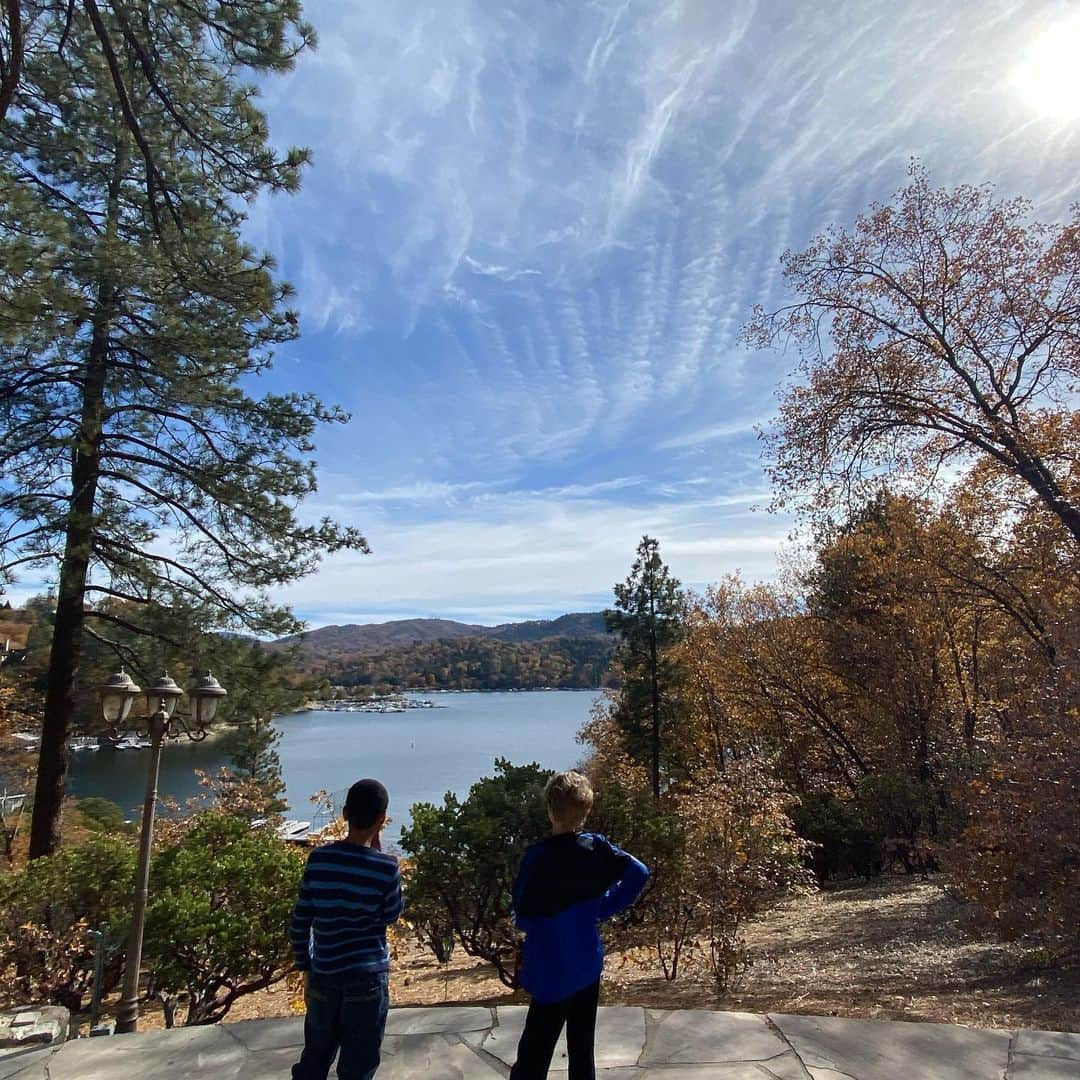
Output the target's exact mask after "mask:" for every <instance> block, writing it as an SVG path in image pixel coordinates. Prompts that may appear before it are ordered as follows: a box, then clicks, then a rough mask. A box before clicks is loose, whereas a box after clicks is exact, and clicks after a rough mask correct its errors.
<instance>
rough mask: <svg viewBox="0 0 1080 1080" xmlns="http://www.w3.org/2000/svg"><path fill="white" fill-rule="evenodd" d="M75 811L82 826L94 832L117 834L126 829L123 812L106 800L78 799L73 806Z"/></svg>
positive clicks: (94, 797) (96, 798) (93, 797)
mask: <svg viewBox="0 0 1080 1080" xmlns="http://www.w3.org/2000/svg"><path fill="white" fill-rule="evenodd" d="M75 809H76V810H77V811H78V813H79V816H80V817H81V818H82V820H83V824H84V825H85V826H86V827H87V828H88V829H91V830H93V831H94V832H103V833H118V832H123V831H124V829H125V828H126V824H125V822H124V811H123V810H121V809H120V807H119V806H117V805H116V803H114V802H111V801H110V800H108V799H100V798H98V797H97V796H96V795H93V796H90V797H89V798H86V799H80V800H79V801H78V802H77V803H76V804H75Z"/></svg>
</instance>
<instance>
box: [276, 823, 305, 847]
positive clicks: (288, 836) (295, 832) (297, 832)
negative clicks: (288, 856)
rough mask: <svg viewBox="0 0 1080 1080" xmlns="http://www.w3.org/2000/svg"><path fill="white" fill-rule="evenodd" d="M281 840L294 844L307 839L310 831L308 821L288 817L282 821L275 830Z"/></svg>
mask: <svg viewBox="0 0 1080 1080" xmlns="http://www.w3.org/2000/svg"><path fill="white" fill-rule="evenodd" d="M275 831H276V832H277V834H278V836H280V837H281V839H282V840H288V841H290V842H292V843H294V844H302V843H304V841H306V840H307V838H308V834H309V833H310V832H311V822H310V821H296V820H294V819H293V818H289V819H287V820H285V821H283V822H282V823H281V824H280V825H279V826H278V827H277V829H276V830H275Z"/></svg>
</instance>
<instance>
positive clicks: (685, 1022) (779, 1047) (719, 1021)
mask: <svg viewBox="0 0 1080 1080" xmlns="http://www.w3.org/2000/svg"><path fill="white" fill-rule="evenodd" d="M649 1021H650V1030H649V1045H648V1046H647V1047H646V1050H645V1053H644V1054H643V1055H642V1057H641V1062H640V1064H642V1065H666V1064H695V1065H697V1064H707V1063H709V1062H715V1063H716V1064H723V1063H724V1062H753V1061H768V1060H770V1059H772V1058H777V1057H779V1056H781V1055H782V1054H784V1053H786V1052H787V1051H788V1050H789V1049H790V1047H788V1046H787V1044H786V1043H785V1042H784V1040H783V1039H781V1038H780V1036H779V1035H777V1034H776V1032H775V1031H773V1030H772V1029H771V1028H770V1027H769V1022H768V1020H766V1019H765V1017H764V1016H758V1015H756V1014H754V1013H738V1012H725V1013H720V1012H710V1011H708V1010H706V1009H681V1010H680V1011H678V1012H662V1011H658V1010H650V1011H649ZM802 1077H805V1073H802Z"/></svg>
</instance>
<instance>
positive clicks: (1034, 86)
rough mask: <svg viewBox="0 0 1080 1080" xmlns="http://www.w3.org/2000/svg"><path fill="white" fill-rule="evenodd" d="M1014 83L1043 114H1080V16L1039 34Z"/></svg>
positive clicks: (1066, 116)
mask: <svg viewBox="0 0 1080 1080" xmlns="http://www.w3.org/2000/svg"><path fill="white" fill-rule="evenodd" d="M1013 83H1014V85H1015V86H1016V88H1017V89H1018V90H1019V91H1020V93H1021V94H1022V95H1023V97H1024V98H1025V99H1026V100H1027V102H1028V104H1029V105H1030V106H1031V107H1032V108H1034V109H1036V110H1038V112H1039V113H1041V114H1042V115H1043V116H1046V117H1051V118H1054V119H1058V120H1070V119H1072V118H1073V117H1075V116H1080V18H1075V19H1071V20H1069V21H1068V22H1063V23H1061V24H1059V25H1058V26H1055V27H1053V28H1052V29H1050V30H1046V31H1044V32H1043V33H1042V34H1040V35H1039V37H1037V38H1036V39H1035V41H1034V43H1033V44H1032V46H1031V48H1030V49H1029V50H1028V53H1027V56H1026V57H1025V58H1024V62H1023V63H1022V64H1021V65H1020V67H1018V68H1017V69H1016V72H1015V74H1014V76H1013Z"/></svg>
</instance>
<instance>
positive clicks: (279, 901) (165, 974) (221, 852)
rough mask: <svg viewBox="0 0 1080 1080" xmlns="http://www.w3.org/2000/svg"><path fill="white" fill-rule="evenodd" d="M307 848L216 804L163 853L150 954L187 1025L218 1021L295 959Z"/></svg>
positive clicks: (157, 866)
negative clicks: (181, 1002) (294, 918)
mask: <svg viewBox="0 0 1080 1080" xmlns="http://www.w3.org/2000/svg"><path fill="white" fill-rule="evenodd" d="M303 871H304V860H303V857H302V855H301V854H300V853H299V852H297V851H296V850H295V849H294V848H292V847H291V846H290V845H288V844H286V843H285V842H284V841H282V840H280V839H278V837H277V836H276V835H275V834H274V833H273V831H271V830H269V829H252V828H251V827H250V825H249V824H248V822H247V821H245V820H244V819H242V818H236V817H229V816H226V815H224V814H220V813H206V814H203V815H201V816H200V817H198V818H196V819H195V821H194V823H193V824H192V827H191V828H190V829H189V830H187V831H186V833H185V834H184V835H183V837H182V839H181V840H180V842H179V843H178V844H177V845H176V846H174V847H171V848H168V849H167V850H165V851H163V852H162V853H161V854H160V855H159V856H158V857H157V858H156V859H155V860H154V866H153V874H152V883H151V889H150V897H151V902H150V906H149V907H148V909H147V915H146V943H145V946H144V954H143V959H144V962H145V964H146V965H147V967H148V968H149V969H150V973H151V976H152V979H153V983H154V986H155V988H156V990H157V991H158V992H159V993H161V994H162V996H163V997H164V998H166V999H168V998H170V997H171V998H174V999H175V998H176V997H177V996H179V995H184V996H185V998H186V1002H187V1015H186V1018H185V1021H184V1022H185V1025H194V1024H213V1023H217V1022H218V1021H219V1020H221V1019H222V1017H224V1016H225V1015H226V1013H228V1011H229V1009H231V1008H232V1006H233V1004H234V1003H235V1002H236V1001H237V999H238V998H240V997H242V996H243V995H244V994H250V993H252V992H253V991H255V990H262V989H263V988H265V987H267V986H270V985H272V984H273V983H275V982H278V981H279V980H281V979H283V978H284V977H285V975H286V974H288V972H289V971H290V970H291V968H292V963H293V959H292V949H291V946H290V944H289V934H288V929H289V919H290V917H291V915H292V909H293V905H294V904H295V903H296V896H297V892H298V890H299V887H300V878H301V876H302V875H303Z"/></svg>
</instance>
